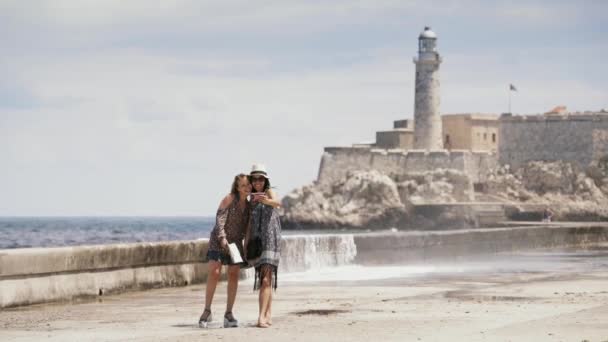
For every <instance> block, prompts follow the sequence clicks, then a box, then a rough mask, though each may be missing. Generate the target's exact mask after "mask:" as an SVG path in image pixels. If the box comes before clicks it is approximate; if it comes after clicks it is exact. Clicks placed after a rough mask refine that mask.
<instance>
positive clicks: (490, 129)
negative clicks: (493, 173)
mask: <svg viewBox="0 0 608 342" xmlns="http://www.w3.org/2000/svg"><path fill="white" fill-rule="evenodd" d="M498 117H499V116H498V115H496V114H446V115H443V116H442V117H441V119H442V125H443V145H444V148H446V149H449V150H472V151H497V150H498V139H499V136H498Z"/></svg>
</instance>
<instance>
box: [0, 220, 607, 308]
mask: <svg viewBox="0 0 608 342" xmlns="http://www.w3.org/2000/svg"><path fill="white" fill-rule="evenodd" d="M606 241H608V225H601V224H597V225H593V224H589V225H578V226H571V225H570V226H530V227H514V228H495V229H472V230H451V231H433V232H406V233H402V232H395V233H389V232H379V233H368V234H327V235H326V234H319V235H292V236H286V237H285V238H284V239H283V246H282V247H283V250H282V253H281V254H282V260H281V267H280V269H281V272H292V271H302V270H307V269H315V268H323V267H332V266H339V265H347V264H352V263H357V264H381V263H382V264H386V263H408V262H415V261H416V262H418V261H421V260H431V259H438V258H453V257H457V256H466V255H472V254H484V253H497V252H509V251H516V250H525V249H534V248H548V247H560V246H564V247H565V246H580V247H585V246H587V245H593V244H597V243H603V242H606ZM207 243H208V242H207V240H196V241H181V242H180V241H178V242H161V243H138V244H117V245H102V246H79V247H60V248H30V249H13V250H10V249H9V250H0V307H2V308H4V307H11V306H19V305H29V304H36V303H44V302H54V301H63V300H71V299H75V298H80V297H95V296H99V295H105V294H109V293H117V292H122V291H126V290H138V289H146V288H153V287H163V286H183V285H189V284H192V283H201V282H204V281H205V280H206V278H207V264H205V263H203V262H202V261H203V259H204V256H205V254H206V251H207ZM244 274H245V272H244ZM201 296H202V294H201ZM201 298H202V297H201ZM201 300H202V299H201Z"/></svg>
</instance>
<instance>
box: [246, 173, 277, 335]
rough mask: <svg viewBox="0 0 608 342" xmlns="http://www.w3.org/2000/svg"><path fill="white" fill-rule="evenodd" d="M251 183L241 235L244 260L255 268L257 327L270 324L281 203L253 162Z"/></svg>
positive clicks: (266, 326) (266, 174) (264, 174)
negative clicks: (246, 215) (249, 202)
mask: <svg viewBox="0 0 608 342" xmlns="http://www.w3.org/2000/svg"><path fill="white" fill-rule="evenodd" d="M249 179H250V181H251V185H252V186H253V192H252V198H251V215H250V217H249V225H248V228H247V234H246V236H245V251H246V252H245V253H246V255H247V261H248V262H249V264H250V265H252V266H253V267H255V280H254V284H253V289H254V290H258V289H259V290H260V300H259V305H260V312H259V317H258V324H257V326H258V327H260V328H268V327H269V326H271V325H272V318H271V304H272V290H273V289H274V290H276V289H277V275H278V273H277V271H278V267H279V256H280V253H281V222H280V220H279V213H278V211H277V210H276V208H278V207H279V206H280V205H281V203H280V202H279V201H278V197H277V195H276V194H275V192H274V191H273V190H272V189H271V188H270V178H269V177H268V173H267V172H266V168H265V167H264V165H261V164H254V165H253V167H252V168H251V173H250V174H249Z"/></svg>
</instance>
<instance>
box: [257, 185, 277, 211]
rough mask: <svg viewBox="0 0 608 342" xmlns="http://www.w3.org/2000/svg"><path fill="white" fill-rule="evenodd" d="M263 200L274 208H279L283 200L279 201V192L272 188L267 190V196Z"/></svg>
mask: <svg viewBox="0 0 608 342" xmlns="http://www.w3.org/2000/svg"><path fill="white" fill-rule="evenodd" d="M261 202H262V203H264V204H266V205H269V206H271V207H273V208H278V207H280V206H281V202H279V200H278V196H277V194H276V193H275V192H274V191H273V190H272V189H268V190H266V198H264V199H263V200H262V201H261Z"/></svg>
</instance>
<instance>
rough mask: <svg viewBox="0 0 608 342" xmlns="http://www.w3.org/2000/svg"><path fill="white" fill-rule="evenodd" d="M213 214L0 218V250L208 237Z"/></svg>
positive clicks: (211, 226)
mask: <svg viewBox="0 0 608 342" xmlns="http://www.w3.org/2000/svg"><path fill="white" fill-rule="evenodd" d="M214 224H215V217H0V249H7V248H28V247H58V246H78V245H99V244H112V243H129V242H153V241H174V240H195V239H199V238H208V237H209V232H210V231H211V230H212V229H213V225H214Z"/></svg>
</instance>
